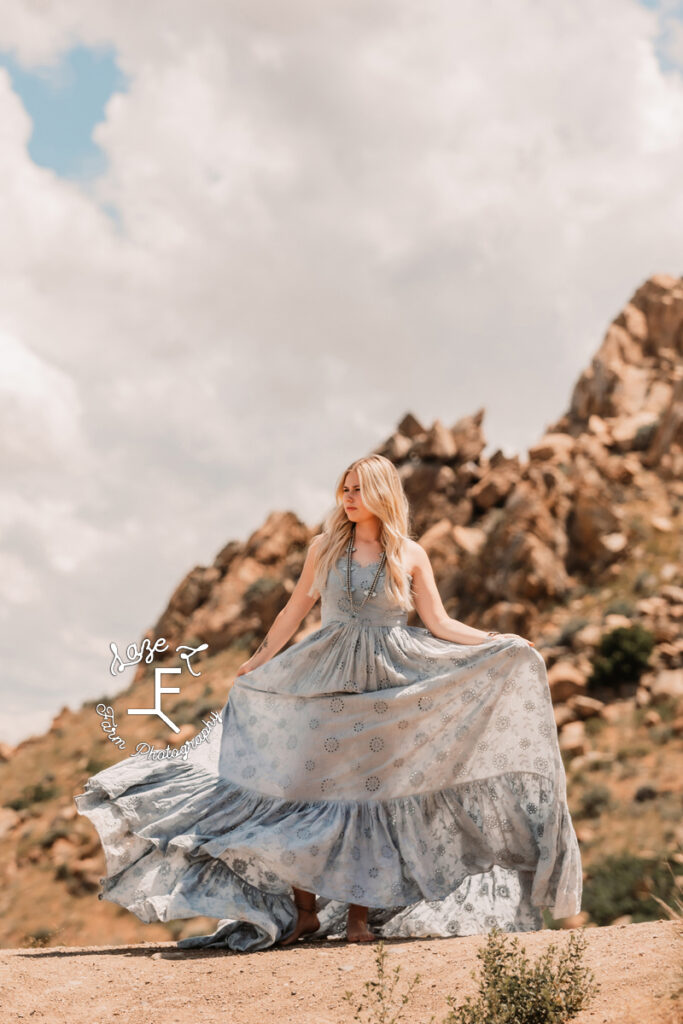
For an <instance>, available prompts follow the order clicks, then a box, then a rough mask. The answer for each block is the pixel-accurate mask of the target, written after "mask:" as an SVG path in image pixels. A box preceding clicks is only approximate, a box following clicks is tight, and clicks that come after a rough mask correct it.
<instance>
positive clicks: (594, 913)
mask: <svg viewBox="0 0 683 1024" xmlns="http://www.w3.org/2000/svg"><path fill="white" fill-rule="evenodd" d="M677 869H678V873H679V874H680V873H681V870H683V868H682V867H681V865H679V864H677V863H676V862H674V863H673V864H672V863H671V860H670V859H669V857H668V856H664V857H662V858H657V859H655V858H646V857H638V856H635V855H634V854H632V853H629V852H628V851H626V852H625V853H622V854H609V855H608V856H606V857H604V858H602V859H601V860H599V861H597V862H595V863H594V864H592V865H591V867H590V868H589V869H588V877H587V878H586V880H585V882H584V886H583V895H582V904H581V906H582V910H586V911H588V913H589V914H590V917H591V920H593V921H595V923H596V924H597V925H606V924H609V923H610V922H611V921H614V919H615V918H617V917H621V916H622V915H624V914H630V915H631V920H632V921H633V922H640V921H660V920H661V919H662V913H661V910H660V904H659V902H658V901H660V900H661V901H663V902H664V903H666V904H668V905H671V903H672V900H673V899H675V897H676V894H677V886H676V870H677Z"/></svg>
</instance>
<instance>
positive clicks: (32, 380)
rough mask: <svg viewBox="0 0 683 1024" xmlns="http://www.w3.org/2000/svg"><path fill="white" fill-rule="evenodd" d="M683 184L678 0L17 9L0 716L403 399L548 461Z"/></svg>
mask: <svg viewBox="0 0 683 1024" xmlns="http://www.w3.org/2000/svg"><path fill="white" fill-rule="evenodd" d="M681 181H683V3H679V2H677V3H673V2H668V0H660V2H656V0H652V2H649V3H646V4H644V3H638V2H635V0H603V2H602V3H601V4H599V5H596V4H595V3H592V2H589V0H574V2H573V3H571V4H568V3H566V2H565V0H562V2H559V0H546V2H545V3H541V2H540V0H516V2H514V3H510V2H509V0H486V2H484V3H482V2H481V0H476V2H474V0H467V2H464V0H421V2H420V3H417V2H415V0H413V2H412V3H410V2H406V0H391V2H390V0H379V2H373V0H328V2H326V3H324V4H321V3H319V2H317V0H315V2H313V0H288V2H287V3H278V2H276V0H268V2H265V0H246V2H237V0H221V2H218V0H192V2H190V0H164V2H163V3H162V2H160V0H158V2H148V3H144V4H141V3H139V2H135V3H133V2H131V0H99V2H98V3H97V4H93V3H91V2H89V0H63V2H55V3H47V2H45V0H17V2H15V3H13V4H11V5H6V8H5V10H4V11H3V18H2V21H0V217H1V221H0V223H1V225H2V233H1V236H0V237H1V244H0V259H1V260H2V273H0V399H1V400H0V460H1V464H0V468H1V470H2V503H1V510H0V516H1V518H0V524H1V527H2V528H1V530H0V623H1V644H2V647H1V649H0V653H1V656H2V701H1V702H0V740H4V741H6V742H10V743H16V742H18V741H19V740H21V739H23V738H25V737H26V736H28V735H31V734H35V733H39V732H42V731H43V730H44V729H45V728H46V727H47V726H48V725H49V723H50V720H51V718H52V716H53V715H54V714H55V713H56V712H57V711H58V710H59V709H60V708H61V707H62V706H63V705H68V706H70V707H73V708H77V707H78V706H79V705H80V702H81V701H82V700H84V699H92V698H94V697H99V696H102V695H105V694H112V693H114V692H115V691H116V689H117V687H119V686H120V685H122V683H121V681H119V682H116V681H114V680H113V679H112V677H111V676H110V675H109V671H108V669H109V643H110V641H112V640H114V641H116V642H117V643H118V644H119V645H120V646H124V645H126V644H127V643H129V642H130V641H132V640H136V639H138V638H139V637H140V636H141V635H142V633H143V632H144V631H145V630H146V629H147V628H148V627H149V626H150V625H151V624H152V622H153V621H154V620H155V619H156V618H157V616H158V615H159V614H160V612H161V611H162V610H163V608H164V606H165V604H166V602H167V599H168V597H169V595H170V592H171V590H172V589H173V587H175V585H176V584H177V583H178V582H179V580H180V579H181V578H182V577H183V576H184V575H185V573H186V572H187V571H189V569H191V568H192V567H193V566H195V565H198V564H208V563H210V562H211V561H212V559H213V557H214V556H215V554H216V552H217V551H218V550H219V548H220V547H221V546H222V545H223V544H224V543H226V542H227V541H228V540H230V539H234V538H239V539H245V538H246V536H247V535H248V534H249V533H250V532H251V531H252V530H253V529H255V528H256V527H257V526H258V525H259V524H260V523H261V522H262V520H263V519H264V517H265V516H266V515H267V514H268V512H269V511H270V510H272V509H275V508H278V509H292V510H294V511H295V512H296V513H297V514H298V515H299V516H301V517H302V518H303V519H304V520H306V521H307V522H309V523H311V524H312V523H314V522H316V521H318V520H319V519H320V518H321V517H322V516H323V515H324V514H325V512H326V511H327V510H328V508H329V506H330V502H331V500H332V490H333V486H334V483H335V480H336V478H337V475H338V474H339V473H340V472H341V469H342V468H343V466H344V465H345V464H346V463H347V462H349V461H350V460H351V459H352V458H355V457H357V456H359V455H362V454H366V453H367V452H368V451H369V450H371V449H372V448H373V447H375V446H376V445H377V444H378V443H380V442H381V441H382V440H384V439H385V438H386V437H387V436H388V435H389V434H390V433H391V432H392V430H393V429H394V428H395V426H396V424H397V422H398V420H399V419H400V418H401V417H402V416H403V414H404V413H405V412H407V411H412V412H413V413H414V414H415V415H417V416H418V418H420V419H421V420H422V421H423V422H424V423H426V424H431V423H432V422H433V420H434V419H435V418H437V417H439V418H440V419H441V420H442V421H443V422H444V423H446V424H447V425H451V424H452V423H454V422H455V421H456V420H457V419H458V418H459V417H460V416H463V415H466V414H468V413H472V412H474V411H475V410H476V409H478V408H480V407H481V406H484V407H485V409H486V413H485V419H484V426H485V431H486V436H487V439H488V442H489V444H488V447H487V450H486V451H487V454H492V452H493V451H494V450H495V449H496V448H502V449H503V450H504V451H505V452H506V453H508V454H512V453H513V452H519V453H520V454H521V455H522V456H523V455H524V454H525V451H526V448H527V447H528V446H529V445H530V444H532V443H533V442H534V441H535V440H536V439H537V438H538V437H539V436H541V434H542V433H543V431H544V428H545V426H546V424H548V423H550V422H551V421H552V420H554V419H555V418H557V416H559V415H560V414H561V412H562V411H563V410H564V409H565V407H566V405H567V402H568V399H569V395H570V393H571V388H572V386H573V383H574V382H575V380H576V377H577V376H578V374H579V373H580V372H581V370H582V369H583V368H584V367H585V366H586V364H587V362H588V361H589V360H590V358H591V356H592V354H593V353H594V351H595V349H596V347H597V346H598V345H599V343H600V340H601V338H602V336H603V334H604V331H605V329H606V327H607V325H608V324H609V322H610V320H611V319H612V318H613V317H614V316H615V315H616V313H617V312H618V311H619V309H620V308H621V307H622V306H623V304H624V303H625V302H626V301H627V300H628V298H629V297H630V295H631V294H632V293H633V291H634V290H635V289H636V288H637V287H638V286H639V285H640V284H641V283H642V282H643V281H644V280H645V279H646V278H647V277H649V276H650V275H651V274H653V273H656V272H667V273H673V274H679V273H681V271H682V262H681V256H682V253H683V237H682V236H681V231H680V225H681V223H683V195H682V193H681ZM129 671H130V670H129ZM128 678H130V677H126V679H128ZM124 682H125V680H124Z"/></svg>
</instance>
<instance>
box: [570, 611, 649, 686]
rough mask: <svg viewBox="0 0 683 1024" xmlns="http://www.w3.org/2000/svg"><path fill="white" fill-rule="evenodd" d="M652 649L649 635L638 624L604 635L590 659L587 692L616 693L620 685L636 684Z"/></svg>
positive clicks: (619, 628)
mask: <svg viewBox="0 0 683 1024" xmlns="http://www.w3.org/2000/svg"><path fill="white" fill-rule="evenodd" d="M653 646H654V637H653V635H652V633H651V632H650V631H649V630H648V629H645V628H644V626H641V625H640V623H638V622H636V623H634V624H633V625H632V626H628V627H626V626H619V627H618V628H617V629H613V630H611V631H610V632H609V633H605V634H603V636H602V637H601V639H600V644H599V646H598V650H597V653H596V654H595V657H594V659H593V671H592V673H591V675H590V676H589V678H588V682H587V686H588V691H589V692H593V693H594V692H595V691H597V690H601V689H602V690H605V689H607V690H618V689H619V687H620V685H621V684H622V683H637V682H638V680H639V679H640V677H641V676H642V674H643V672H644V671H645V669H646V668H647V666H648V661H649V658H650V654H651V653H652V648H653Z"/></svg>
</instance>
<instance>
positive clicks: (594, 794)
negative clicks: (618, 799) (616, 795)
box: [577, 786, 612, 818]
mask: <svg viewBox="0 0 683 1024" xmlns="http://www.w3.org/2000/svg"><path fill="white" fill-rule="evenodd" d="M611 802H612V794H611V793H610V791H609V789H608V788H607V786H591V788H590V789H587V790H586V792H585V793H582V794H581V801H580V808H579V813H578V815H577V817H581V818H599V817H600V815H601V814H602V812H603V811H604V810H605V809H606V808H607V807H609V806H610V804H611Z"/></svg>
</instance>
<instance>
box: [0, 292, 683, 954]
mask: <svg viewBox="0 0 683 1024" xmlns="http://www.w3.org/2000/svg"><path fill="white" fill-rule="evenodd" d="M483 418H484V410H483V409H481V410H478V411H476V412H475V413H473V414H472V415H467V416H464V417H462V418H461V419H459V420H458V421H457V422H455V423H454V424H453V425H452V426H446V425H445V424H444V423H442V422H441V421H439V420H436V421H435V422H434V423H433V424H431V426H425V425H423V424H421V423H419V422H418V421H417V419H416V418H415V417H414V416H413V415H411V414H410V413H408V414H406V415H405V416H404V417H403V419H402V420H401V422H400V423H399V425H398V427H397V429H396V431H395V432H394V433H393V434H392V435H391V436H390V437H389V438H388V439H387V440H386V441H385V442H384V443H382V444H381V445H379V446H378V447H377V448H376V449H375V451H378V452H381V453H382V454H384V455H386V456H388V457H389V458H391V459H392V460H393V461H394V462H395V464H396V466H397V467H398V469H399V472H400V474H401V477H402V479H403V481H404V484H405V488H406V492H407V494H408V496H409V498H410V502H411V508H412V517H413V518H412V536H413V537H415V538H416V539H417V540H418V541H419V542H420V543H421V544H422V545H423V546H424V547H425V549H426V550H427V551H428V552H429V555H430V557H431V560H432V564H433V566H434V571H435V574H436V578H437V582H438V585H439V588H440V592H441V595H442V597H443V600H444V604H445V606H446V608H447V610H448V612H449V614H450V615H452V616H453V617H455V618H458V619H460V620H462V621H465V622H468V623H470V624H473V625H476V626H477V627H479V628H484V629H498V630H500V631H502V632H515V633H519V634H521V635H523V636H526V637H528V638H530V639H533V640H534V642H535V644H536V647H537V648H538V650H539V651H540V652H541V653H542V654H543V656H544V658H545V661H546V664H547V666H548V677H549V681H550V687H551V692H552V696H553V701H554V706H555V716H556V721H557V725H558V730H559V736H560V746H561V749H562V751H563V757H564V758H565V764H566V766H567V772H568V790H569V803H570V810H571V811H572V815H573V816H574V819H575V826H576V830H577V834H578V836H579V840H580V842H581V845H582V856H583V859H584V868H585V883H587V887H586V889H585V892H586V899H585V900H584V907H586V906H587V905H588V906H587V909H585V910H584V911H583V913H582V915H581V916H580V919H579V921H578V922H577V919H571V921H565V922H559V923H558V922H551V921H548V924H549V925H551V924H552V926H555V925H556V924H564V925H576V924H577V923H582V922H591V921H593V922H594V923H597V924H604V923H607V922H608V919H616V920H623V919H626V920H635V921H638V920H645V919H648V918H652V917H653V916H662V917H663V916H665V912H664V911H663V910H661V908H659V906H658V905H657V904H656V902H654V901H653V899H652V898H651V897H652V895H653V893H654V894H655V895H656V892H660V893H664V894H665V896H666V894H667V892H669V891H670V892H672V893H673V892H675V891H677V889H680V888H681V884H680V874H678V876H677V877H675V876H676V874H677V872H679V871H680V865H681V864H683V852H682V850H683V828H682V827H681V824H680V822H681V810H682V803H683V636H682V634H681V619H682V617H683V569H682V565H681V562H682V560H681V523H682V521H683V516H682V514H681V510H682V508H683V278H681V279H677V278H671V277H666V276H664V275H658V276H656V277H653V278H651V279H650V280H648V281H647V282H645V284H643V285H642V287H640V288H639V289H638V290H637V291H636V293H635V294H634V295H633V297H632V298H631V299H630V301H629V302H628V303H627V305H626V306H625V308H624V310H623V311H622V312H621V313H620V314H619V316H618V317H617V318H616V319H615V320H614V322H613V323H612V324H610V326H609V328H608V330H607V332H606V334H605V337H604V339H603V341H602V344H601V345H600V347H599V348H598V350H597V352H596V354H595V356H594V358H593V360H592V362H591V364H590V366H589V367H588V368H587V369H586V370H585V372H584V373H582V374H581V376H580V378H579V380H578V381H577V382H576V385H575V387H574V389H573V392H572V395H571V399H570V402H569V408H568V409H567V411H566V412H565V413H564V414H563V415H562V416H561V417H560V418H559V419H558V420H557V421H556V422H555V423H553V424H551V425H550V426H549V427H548V429H547V431H546V433H545V434H544V436H543V437H541V438H540V439H539V441H538V442H537V443H536V444H535V445H533V446H532V447H531V448H530V449H529V450H528V452H527V455H526V457H525V458H522V457H521V456H514V457H512V458H510V457H506V456H505V455H504V454H503V453H502V452H501V451H500V450H499V451H497V452H495V453H494V454H493V455H492V456H491V457H490V458H485V457H484V456H483V454H482V453H483V450H484V448H485V446H486V439H485V436H484V433H483V427H482V424H483ZM321 525H322V524H321V523H316V524H313V525H307V524H306V523H303V522H301V521H300V520H299V519H298V518H297V516H296V515H294V514H293V513H292V512H288V511H281V512H273V513H272V514H271V515H270V516H268V518H267V519H266V521H265V522H264V523H263V524H262V525H261V526H260V527H259V528H258V529H256V530H255V531H254V533H252V534H251V536H250V537H248V539H247V540H246V541H238V540H232V541H230V542H229V543H228V544H226V546H225V547H224V548H223V549H222V550H221V551H220V552H219V553H218V554H217V556H216V558H215V560H214V562H213V564H212V565H210V566H196V567H195V568H193V569H192V570H191V571H190V572H189V573H188V574H187V576H186V577H185V579H183V580H182V581H181V582H180V583H179V585H178V587H177V588H176V590H175V591H174V593H173V594H172V595H171V598H170V600H169V602H168V606H167V608H166V609H165V611H164V613H163V614H162V616H161V617H160V619H159V621H158V622H157V623H155V625H154V626H153V627H152V628H151V629H149V630H148V631H147V633H146V634H145V637H146V638H147V639H148V640H149V642H150V644H153V643H154V642H155V641H156V640H157V639H158V638H160V637H164V638H165V639H166V641H167V644H168V646H169V654H168V656H167V661H166V664H167V665H178V666H180V665H182V663H181V662H180V661H179V660H178V657H177V655H176V654H175V653H173V652H174V651H175V649H176V648H177V647H178V646H179V645H180V644H188V645H197V644H200V643H204V642H205V643H207V644H208V650H207V651H206V652H205V654H204V656H203V658H201V660H200V659H199V658H196V659H194V661H193V667H194V670H195V671H196V672H199V673H200V675H199V676H198V677H196V678H195V677H192V676H191V675H189V674H184V675H183V676H182V679H183V683H182V687H181V690H182V692H181V693H180V694H179V695H178V697H177V699H176V700H175V703H174V702H173V699H172V697H171V696H170V695H169V697H168V703H167V704H166V703H165V705H164V707H165V708H168V709H169V714H171V715H172V717H173V720H174V721H175V722H178V723H182V728H181V732H180V734H179V735H178V736H177V738H176V743H177V744H180V743H182V742H184V740H186V739H187V738H189V737H190V736H192V735H194V734H195V732H196V731H197V728H198V723H200V721H201V719H202V717H204V716H206V715H207V714H208V713H210V711H211V710H214V709H216V710H218V709H219V708H220V707H221V706H222V704H223V703H224V701H225V699H226V696H227V693H228V691H229V687H230V685H231V682H232V679H233V676H234V671H235V669H236V668H237V666H238V665H239V664H240V663H241V662H242V661H243V660H244V659H245V658H246V657H247V656H248V655H249V654H250V653H251V652H252V651H253V650H254V649H255V648H256V647H257V646H258V644H259V643H260V641H261V639H262V638H263V635H264V634H265V632H266V630H267V629H268V628H269V626H270V624H271V622H272V620H273V618H274V616H275V615H276V613H277V612H278V611H279V609H280V608H281V607H282V606H283V605H284V603H285V602H286V601H287V599H288V596H289V594H290V593H291V591H292V589H293V588H294V585H295V583H296V580H297V578H298V576H299V573H300V571H301V568H302V565H303V560H304V557H305V552H306V548H307V545H308V542H309V540H310V538H311V537H312V536H313V535H314V534H315V533H317V532H318V531H319V530H320V527H321ZM409 622H410V624H416V623H418V622H419V620H418V619H417V617H416V615H415V614H413V615H412V616H411V618H410V619H409ZM318 625H319V605H317V606H316V607H314V608H313V609H312V611H311V613H310V615H309V616H308V617H307V619H306V620H305V621H304V622H303V623H302V625H301V629H300V631H299V633H298V634H297V636H295V637H294V638H293V641H292V642H296V641H297V640H300V639H301V638H302V637H303V636H304V635H306V634H307V633H308V632H309V631H311V630H313V629H315V628H317V626H318ZM633 626H639V627H642V630H643V633H642V634H638V635H637V636H635V635H634V636H635V639H634V640H633V641H631V640H629V639H628V638H627V639H626V640H625V641H623V640H620V641H619V643H621V644H623V643H625V644H626V645H627V647H628V645H629V644H631V647H633V648H634V649H635V650H636V653H638V652H640V653H642V651H643V648H644V646H645V647H647V652H646V655H647V656H646V660H645V663H644V664H643V665H642V666H641V669H642V670H639V671H638V672H637V673H636V676H635V677H633V676H629V673H628V671H626V669H625V668H624V670H623V673H622V676H619V674H618V672H617V676H616V678H615V676H614V664H615V663H614V660H612V663H611V667H612V675H611V676H610V675H609V672H608V673H607V674H604V673H603V675H602V676H599V677H597V676H595V674H594V666H595V664H596V661H597V660H599V658H600V656H601V655H603V654H604V648H603V647H602V646H601V645H602V644H603V643H604V640H605V637H609V636H610V635H614V631H615V630H618V629H619V628H620V627H625V629H626V630H630V628H631V627H633ZM628 636H631V634H630V633H629V634H627V637H628ZM643 636H645V637H649V638H650V639H649V641H648V642H649V646H648V642H646V641H645V640H643ZM617 646H618V645H617ZM622 653H623V652H622ZM162 660H163V659H162V658H157V664H158V663H159V662H160V661H162ZM623 664H624V665H626V662H624V663H623ZM179 678H180V677H179ZM151 679H152V674H151V672H150V669H149V667H147V666H145V665H144V664H142V665H140V666H139V667H138V670H137V672H136V673H135V675H134V677H133V680H132V682H131V684H130V685H129V686H128V688H127V689H126V690H125V691H123V692H121V693H118V694H116V695H112V696H103V697H101V698H99V700H98V701H91V702H88V703H86V704H84V705H83V707H82V708H81V709H79V710H78V711H71V710H69V709H67V708H63V709H62V711H61V712H60V714H59V715H58V716H57V717H56V718H55V720H54V722H53V723H52V726H51V728H50V730H49V731H48V733H47V734H46V735H44V736H36V737H31V738H29V739H27V740H25V741H24V742H23V743H20V744H19V745H18V746H17V747H16V748H14V749H12V748H9V747H7V746H3V747H2V748H0V794H1V799H0V802H1V804H2V807H0V883H1V884H0V910H1V911H2V914H1V917H0V945H3V946H15V947H16V946H21V945H23V944H27V943H28V944H30V943H32V942H33V943H39V944H48V945H69V944H76V943H78V944H84V943H96V942H98V941H101V936H102V935H103V934H104V933H105V932H106V934H107V935H109V936H110V938H111V941H124V942H134V941H149V940H150V939H155V938H159V939H169V938H177V937H178V936H181V935H185V934H190V933H192V932H202V931H206V930H207V926H208V924H210V923H211V922H206V921H204V922H202V921H201V920H198V919H194V920H192V921H188V922H182V921H180V922H172V923H171V924H169V925H161V924H159V925H143V924H141V923H140V922H138V921H137V919H136V918H134V917H133V915H131V914H128V913H127V912H125V911H122V910H119V908H116V907H114V906H113V905H111V904H108V903H106V902H100V901H97V900H96V899H94V898H93V893H94V892H97V890H98V887H99V886H98V879H99V877H101V875H102V874H103V871H104V860H103V857H102V855H101V852H100V846H99V842H98V840H97V837H96V834H95V832H94V829H93V828H92V826H91V825H90V823H89V822H87V821H86V820H84V819H81V818H79V817H78V816H77V815H76V813H75V808H74V806H73V794H74V793H76V792H80V791H81V789H82V785H83V782H84V780H85V779H86V778H87V777H88V775H91V774H93V772H95V771H97V770H98V769H99V768H101V767H104V766H105V765H107V764H110V763H112V762H113V761H115V760H117V759H118V758H119V757H121V756H122V754H121V753H120V752H119V751H118V750H117V748H115V747H112V746H111V744H110V743H109V741H108V739H107V737H106V735H105V734H104V733H103V732H102V731H101V729H100V718H99V717H98V716H97V714H96V712H95V710H94V709H95V706H96V705H97V704H98V703H99V701H100V700H101V701H104V702H106V703H108V704H110V705H111V706H112V707H113V708H114V712H115V716H116V720H117V722H119V723H120V724H121V723H124V724H125V729H124V730H123V731H124V734H125V737H126V741H127V749H128V750H132V749H133V748H134V746H135V744H136V742H138V740H142V739H144V740H148V741H150V742H153V743H155V744H156V745H161V746H165V745H166V743H167V742H169V739H168V736H169V734H168V730H167V729H166V728H165V727H162V728H161V729H160V728H158V727H156V726H155V725H154V724H153V722H154V720H152V719H148V718H146V717H145V716H136V717H135V718H134V720H133V721H132V724H131V720H130V719H128V718H127V714H126V709H127V708H129V707H149V694H150V692H151V690H150V681H151ZM150 723H152V724H150ZM46 768H47V773H46ZM609 854H614V855H615V856H620V857H622V862H620V866H619V868H618V870H616V869H614V867H613V866H612V867H610V865H609V863H605V857H606V856H607V855H609ZM629 858H630V860H629ZM677 866H678V867H677ZM601 872H604V873H605V874H604V876H603V875H602V874H601ZM667 872H668V874H667ZM591 873H593V874H591ZM616 875H618V876H619V877H620V878H621V877H622V876H623V885H622V886H621V889H619V887H618V886H617V889H619V891H618V892H615V893H614V894H613V896H612V897H611V899H612V902H611V903H609V902H608V903H607V904H606V905H605V904H604V901H603V902H602V903H601V902H600V899H598V897H597V896H596V895H595V894H593V895H591V888H590V883H591V878H592V877H594V878H595V880H596V882H595V886H594V889H596V891H597V888H599V880H600V879H601V878H603V877H609V878H611V879H614V877H615V876H616ZM669 876H670V878H669ZM629 879H631V880H630V881H629ZM663 879H664V880H663ZM667 879H668V881H667ZM667 886H669V888H667ZM603 888H604V886H603ZM622 890H623V891H622ZM624 893H625V894H626V895H624ZM629 893H630V897H629V896H628V894H629ZM629 899H630V902H629ZM621 911H625V913H621Z"/></svg>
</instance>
